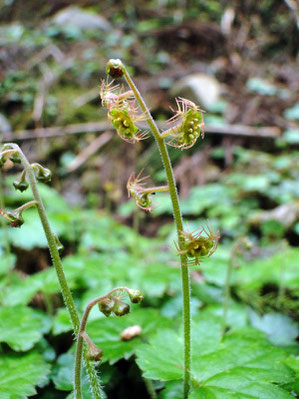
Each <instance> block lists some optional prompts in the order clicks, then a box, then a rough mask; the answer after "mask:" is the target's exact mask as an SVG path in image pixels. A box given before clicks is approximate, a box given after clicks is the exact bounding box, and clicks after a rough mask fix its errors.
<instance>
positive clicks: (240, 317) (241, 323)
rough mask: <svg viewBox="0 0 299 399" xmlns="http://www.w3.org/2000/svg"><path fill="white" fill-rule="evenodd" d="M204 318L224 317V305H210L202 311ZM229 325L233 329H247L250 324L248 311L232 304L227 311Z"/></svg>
mask: <svg viewBox="0 0 299 399" xmlns="http://www.w3.org/2000/svg"><path fill="white" fill-rule="evenodd" d="M201 315H202V316H204V317H222V316H223V306H222V305H210V306H207V307H206V308H204V309H203V310H202V311H201ZM227 324H228V325H229V326H230V327H231V328H234V329H235V328H240V327H245V326H246V325H247V324H248V311H247V309H246V308H245V307H244V306H242V305H239V304H237V303H233V302H232V303H230V305H229V307H228V310H227Z"/></svg>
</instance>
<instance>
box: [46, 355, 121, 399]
mask: <svg viewBox="0 0 299 399" xmlns="http://www.w3.org/2000/svg"><path fill="white" fill-rule="evenodd" d="M74 365H75V354H74V353H73V352H69V353H64V354H63V355H61V356H59V358H58V359H57V361H56V363H55V364H54V366H53V370H52V372H51V379H52V380H53V383H54V385H55V388H56V389H58V390H60V391H72V389H73V384H74ZM99 369H100V377H101V383H102V384H106V383H107V382H108V381H109V380H111V379H112V378H117V377H119V376H117V370H116V369H115V368H112V367H111V366H109V365H108V363H105V364H101V365H100V367H99ZM82 391H83V397H84V399H92V394H91V391H90V384H89V381H88V378H87V375H86V371H85V367H83V371H82ZM67 398H70V399H71V398H72V399H73V398H74V396H73V395H72V394H70V396H67Z"/></svg>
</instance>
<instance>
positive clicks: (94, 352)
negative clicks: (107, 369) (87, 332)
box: [86, 342, 104, 362]
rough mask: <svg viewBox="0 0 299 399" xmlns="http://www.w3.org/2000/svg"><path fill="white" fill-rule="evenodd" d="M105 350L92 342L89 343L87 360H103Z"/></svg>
mask: <svg viewBox="0 0 299 399" xmlns="http://www.w3.org/2000/svg"><path fill="white" fill-rule="evenodd" d="M103 355H104V353H103V350H102V349H101V348H99V347H98V346H97V345H95V344H94V343H92V342H88V351H87V355H86V356H87V359H89V360H93V361H95V362H98V361H100V360H102V358H103Z"/></svg>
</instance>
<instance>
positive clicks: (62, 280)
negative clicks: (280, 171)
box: [13, 144, 104, 399]
mask: <svg viewBox="0 0 299 399" xmlns="http://www.w3.org/2000/svg"><path fill="white" fill-rule="evenodd" d="M13 147H14V148H15V149H16V150H17V151H18V152H19V155H20V159H21V161H22V164H23V166H24V168H25V170H26V176H27V177H28V180H29V184H30V187H31V190H32V194H33V197H34V200H35V201H36V208H37V211H38V214H39V217H40V219H41V223H42V226H43V229H44V232H45V235H46V238H47V241H48V245H49V251H50V255H51V258H52V262H53V265H54V267H55V270H56V273H57V277H58V280H59V285H60V290H61V293H62V297H63V300H64V303H65V305H66V307H67V310H68V312H69V316H70V319H71V322H72V325H73V329H74V331H75V334H77V333H78V330H79V324H80V320H79V316H78V313H77V309H76V306H75V303H74V300H73V297H72V294H71V291H70V289H69V286H68V283H67V280H66V277H65V274H64V270H63V266H62V262H61V259H60V256H59V252H58V249H57V245H56V240H55V235H54V234H53V232H52V230H51V227H50V224H49V220H48V217H47V215H46V210H45V207H44V204H43V201H42V199H41V196H40V193H39V191H38V188H37V182H36V179H35V176H34V173H33V170H32V168H31V165H30V163H29V162H28V160H27V158H26V156H25V155H24V153H23V152H22V150H21V149H20V148H19V146H17V145H16V144H13ZM86 369H87V372H88V376H89V380H90V383H91V389H92V393H93V396H94V398H95V399H103V398H104V396H103V393H102V390H101V387H100V385H99V382H98V377H97V374H96V371H95V369H94V367H93V365H92V364H90V362H88V361H86Z"/></svg>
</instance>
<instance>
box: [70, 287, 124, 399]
mask: <svg viewBox="0 0 299 399" xmlns="http://www.w3.org/2000/svg"><path fill="white" fill-rule="evenodd" d="M116 291H126V292H128V291H129V289H128V288H127V287H117V288H113V289H112V290H111V291H109V292H108V293H107V294H105V295H102V296H99V297H97V298H94V299H92V300H91V301H90V302H88V304H87V306H86V308H85V310H84V313H83V316H82V319H81V323H80V326H79V331H78V334H77V346H76V355H75V372H74V378H75V380H74V381H75V399H81V397H82V387H81V368H82V350H83V342H84V341H83V339H84V332H85V328H86V324H87V319H88V316H89V313H90V311H91V309H92V308H93V307H94V306H95V305H96V304H97V303H99V302H101V301H102V300H103V299H105V298H108V297H109V296H110V295H111V294H113V293H114V292H116Z"/></svg>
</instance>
